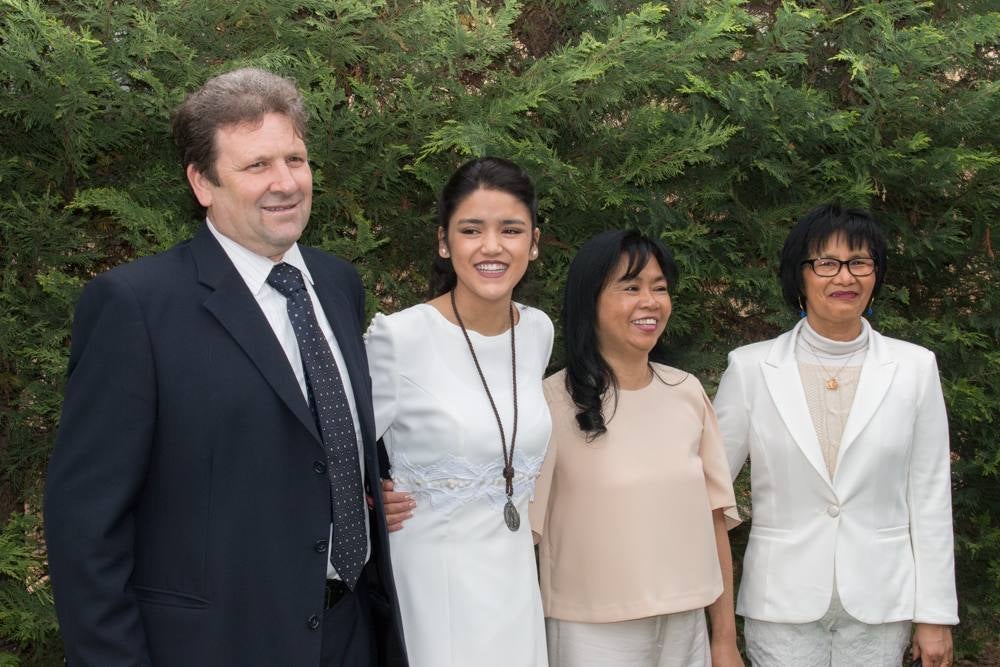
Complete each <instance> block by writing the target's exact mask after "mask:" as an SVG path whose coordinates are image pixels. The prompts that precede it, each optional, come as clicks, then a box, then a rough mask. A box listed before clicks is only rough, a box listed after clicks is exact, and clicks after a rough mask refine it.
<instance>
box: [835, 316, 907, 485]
mask: <svg viewBox="0 0 1000 667" xmlns="http://www.w3.org/2000/svg"><path fill="white" fill-rule="evenodd" d="M865 326H866V327H868V341H869V342H868V353H867V354H866V355H865V361H864V363H863V364H861V375H860V377H859V378H858V390H857V391H856V392H855V394H854V402H853V403H852V404H851V412H850V414H848V416H847V424H845V425H844V436H843V438H842V439H841V441H840V451H839V452H838V453H837V468H838V469H839V468H840V462H841V461H842V460H843V458H844V453H845V452H846V451H847V450H848V449H849V448H850V446H851V445H852V444H854V442H855V440H857V439H858V436H859V435H861V432H862V431H863V430H864V429H865V427H866V426H867V425H868V422H870V421H871V420H872V417H873V416H874V415H875V412H876V411H877V410H878V408H879V406H880V405H882V400H883V399H884V398H885V395H886V393H887V392H888V391H889V385H891V384H892V378H893V376H894V375H895V374H896V360H895V359H893V358H892V357H891V355H890V353H889V351H888V350H887V349H886V346H885V341H884V340H883V338H882V335H881V334H879V333H878V332H877V331H875V330H874V329H872V328H871V326H869V325H868V324H867V322H866V323H865Z"/></svg>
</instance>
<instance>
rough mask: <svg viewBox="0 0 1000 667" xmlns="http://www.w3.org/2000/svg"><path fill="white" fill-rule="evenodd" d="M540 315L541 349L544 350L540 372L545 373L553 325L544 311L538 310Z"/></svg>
mask: <svg viewBox="0 0 1000 667" xmlns="http://www.w3.org/2000/svg"><path fill="white" fill-rule="evenodd" d="M539 312H540V313H541V315H542V318H541V319H542V327H541V328H542V331H543V332H544V333H543V336H544V340H543V346H542V350H543V351H544V355H545V356H544V357H543V358H542V373H543V374H544V373H545V369H546V368H547V367H548V365H549V359H551V358H552V343H553V341H554V340H555V327H553V326H552V320H550V319H549V316H548V315H546V314H545V313H542V312H541V311H539Z"/></svg>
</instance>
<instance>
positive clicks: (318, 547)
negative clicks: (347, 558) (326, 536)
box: [313, 540, 327, 554]
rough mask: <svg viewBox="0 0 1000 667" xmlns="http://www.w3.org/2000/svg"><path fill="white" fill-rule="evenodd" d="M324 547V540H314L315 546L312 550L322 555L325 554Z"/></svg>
mask: <svg viewBox="0 0 1000 667" xmlns="http://www.w3.org/2000/svg"><path fill="white" fill-rule="evenodd" d="M326 546H327V541H326V540H316V544H314V545H313V549H315V550H316V553H318V554H324V553H326Z"/></svg>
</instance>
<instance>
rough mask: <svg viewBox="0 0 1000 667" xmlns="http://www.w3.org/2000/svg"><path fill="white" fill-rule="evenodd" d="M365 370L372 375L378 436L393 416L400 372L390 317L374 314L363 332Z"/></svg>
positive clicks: (394, 414)
mask: <svg viewBox="0 0 1000 667" xmlns="http://www.w3.org/2000/svg"><path fill="white" fill-rule="evenodd" d="M365 349H366V350H367V353H368V372H369V374H370V375H371V378H372V404H373V407H374V408H375V437H376V438H381V437H382V436H383V435H385V432H386V431H387V430H389V426H391V425H392V422H393V421H394V420H395V419H396V409H397V403H398V396H399V382H398V379H399V372H398V369H397V368H396V348H395V345H394V342H393V339H392V326H391V324H390V322H389V318H388V317H386V316H385V315H383V314H382V313H376V314H375V317H374V318H373V319H372V323H371V326H369V327H368V332H367V333H366V334H365Z"/></svg>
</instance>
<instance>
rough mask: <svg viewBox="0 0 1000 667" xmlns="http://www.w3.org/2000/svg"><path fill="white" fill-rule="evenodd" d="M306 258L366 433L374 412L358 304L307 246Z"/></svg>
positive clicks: (304, 253)
mask: <svg viewBox="0 0 1000 667" xmlns="http://www.w3.org/2000/svg"><path fill="white" fill-rule="evenodd" d="M302 259H303V260H304V261H305V263H306V265H307V266H308V267H309V272H310V273H311V274H312V276H313V280H314V282H313V289H315V290H316V296H317V297H319V303H320V305H321V306H322V307H323V312H324V313H325V314H326V320H327V322H329V323H330V329H331V330H332V331H333V336H334V338H336V339H337V345H338V346H339V347H340V353H341V356H343V358H344V364H345V365H346V366H347V375H348V377H349V378H350V381H351V389H352V390H353V391H354V399H355V400H354V403H355V405H356V406H357V408H358V417H359V419H360V420H361V426H362V429H361V430H362V432H366V428H365V427H366V425H367V421H368V420H369V413H370V412H371V389H370V387H369V379H368V362H367V358H366V357H365V354H364V344H363V342H362V338H361V325H362V323H361V322H358V321H357V320H356V319H355V315H354V313H355V305H354V304H353V303H352V302H351V300H350V298H349V297H348V295H347V292H346V290H345V289H344V286H343V285H341V284H340V282H341V281H340V280H338V279H337V277H336V276H333V275H331V274H330V272H329V271H326V270H325V269H326V267H324V266H323V265H322V263H320V262H316V261H315V260H314V259H313V258H312V253H309V252H308V251H307V249H306V248H303V253H302ZM371 422H372V424H371V428H372V430H374V418H371Z"/></svg>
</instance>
